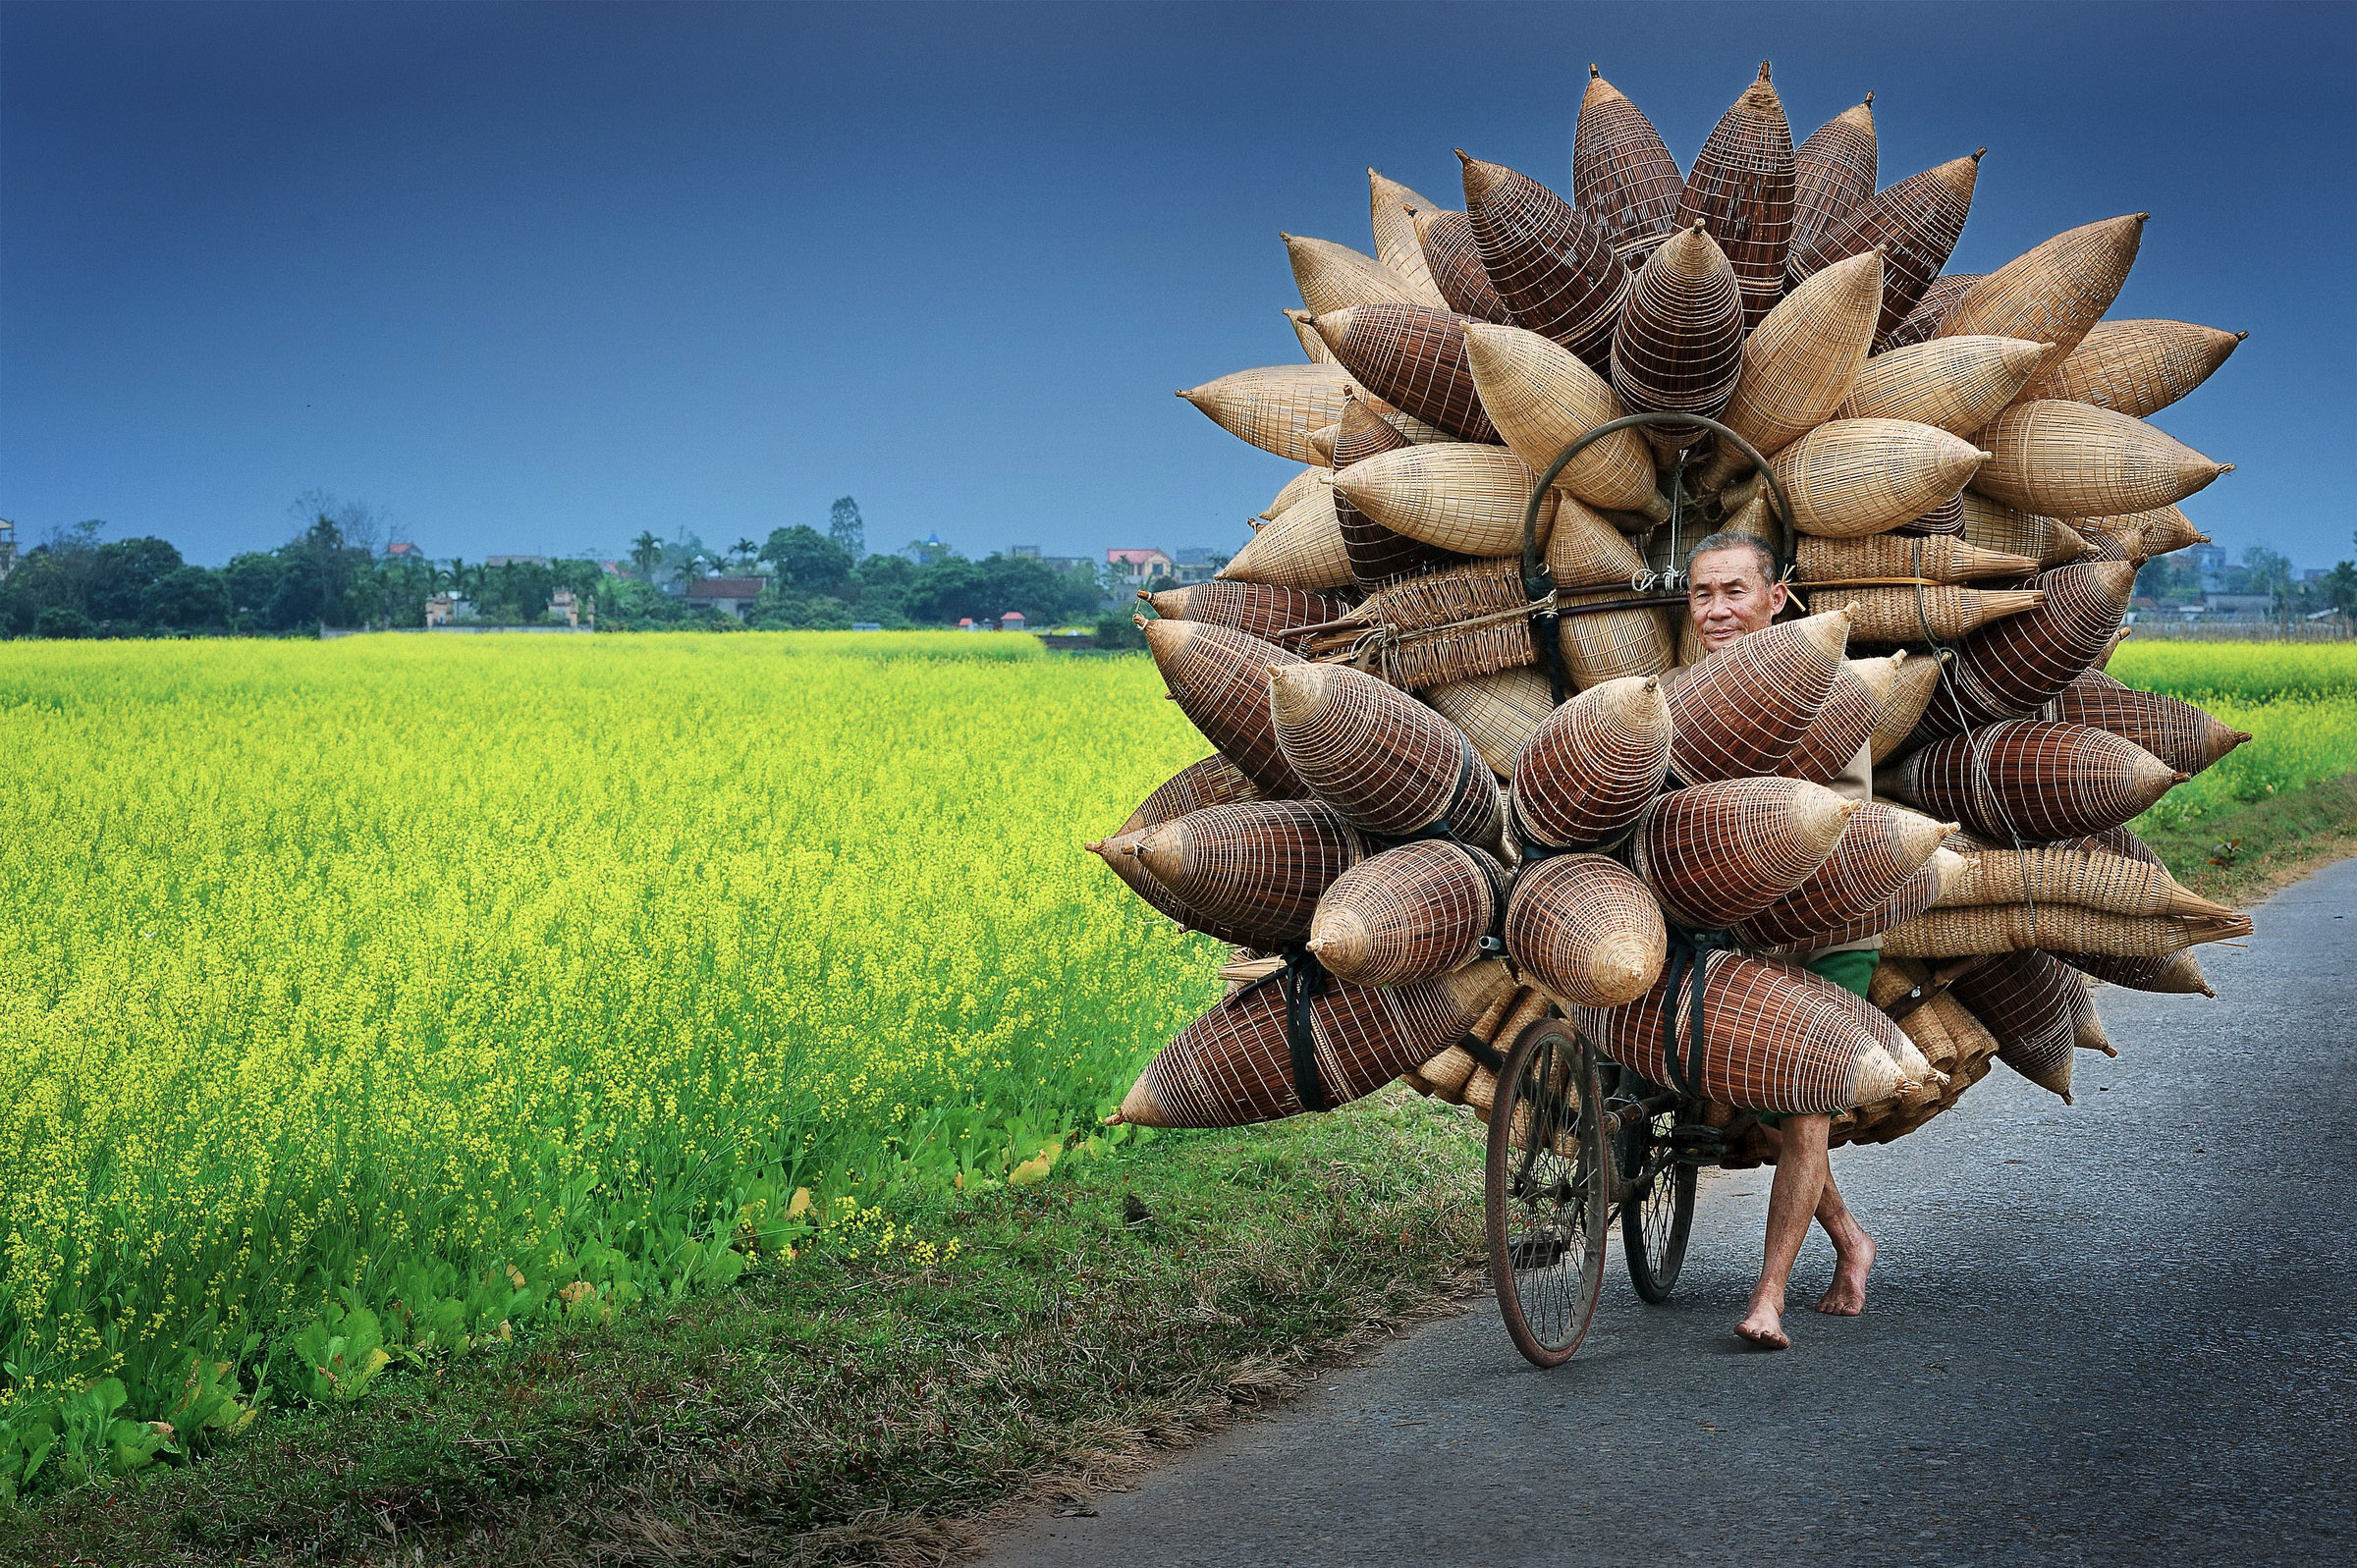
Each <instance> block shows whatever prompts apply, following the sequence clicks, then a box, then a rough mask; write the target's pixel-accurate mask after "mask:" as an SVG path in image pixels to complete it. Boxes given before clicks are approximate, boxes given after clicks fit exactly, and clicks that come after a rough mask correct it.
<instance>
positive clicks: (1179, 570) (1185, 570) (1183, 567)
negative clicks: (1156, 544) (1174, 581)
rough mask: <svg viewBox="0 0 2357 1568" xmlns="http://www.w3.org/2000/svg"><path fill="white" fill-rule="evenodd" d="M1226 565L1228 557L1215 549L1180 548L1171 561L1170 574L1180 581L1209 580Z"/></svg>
mask: <svg viewBox="0 0 2357 1568" xmlns="http://www.w3.org/2000/svg"><path fill="white" fill-rule="evenodd" d="M1226 565H1228V557H1227V556H1226V555H1223V554H1222V553H1221V552H1219V551H1217V550H1181V551H1179V552H1178V555H1176V556H1174V557H1173V558H1172V561H1171V575H1172V576H1174V577H1176V578H1178V580H1179V581H1180V582H1209V581H1210V580H1211V579H1212V578H1213V577H1214V576H1216V575H1218V574H1219V569H1220V568H1222V567H1224V566H1226Z"/></svg>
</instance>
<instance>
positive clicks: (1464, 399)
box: [1317, 304, 1499, 441]
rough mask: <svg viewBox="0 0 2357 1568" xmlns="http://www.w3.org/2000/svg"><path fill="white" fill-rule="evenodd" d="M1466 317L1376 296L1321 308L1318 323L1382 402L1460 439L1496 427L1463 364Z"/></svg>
mask: <svg viewBox="0 0 2357 1568" xmlns="http://www.w3.org/2000/svg"><path fill="white" fill-rule="evenodd" d="M1464 319H1465V318H1464V317H1462V316H1459V315H1455V314H1453V312H1451V311H1447V310H1434V309H1432V308H1430V307H1428V306H1425V305H1403V304H1380V305H1359V306H1357V307H1355V308H1353V309H1349V310H1338V311H1335V312H1333V313H1331V314H1321V315H1320V316H1318V318H1317V324H1318V335H1319V336H1320V337H1323V338H1324V339H1325V340H1326V346H1327V347H1328V348H1330V349H1332V350H1333V351H1334V356H1335V357H1336V358H1337V359H1340V360H1341V361H1342V362H1343V368H1345V369H1346V370H1348V371H1349V372H1350V373H1351V374H1352V375H1353V376H1356V377H1357V378H1358V379H1359V381H1360V382H1361V383H1363V384H1364V385H1365V386H1366V387H1367V389H1368V390H1369V391H1371V392H1373V393H1374V394H1375V395H1376V396H1377V397H1378V398H1381V399H1382V400H1383V401H1384V402H1386V403H1388V404H1391V405H1392V406H1394V407H1396V408H1398V409H1399V410H1400V411H1402V412H1404V413H1407V414H1411V415H1413V416H1414V417H1415V418H1418V419H1421V420H1423V421H1424V422H1425V423H1427V424H1430V425H1433V426H1436V427H1438V428H1440V429H1442V430H1447V431H1450V432H1452V433H1453V434H1454V435H1455V436H1456V437H1457V438H1458V439H1459V440H1463V441H1496V440H1498V439H1499V438H1498V429H1497V427H1496V426H1495V425H1493V424H1491V423H1490V416H1489V415H1488V414H1486V413H1484V412H1482V411H1481V400H1480V399H1479V398H1478V397H1476V396H1475V395H1474V392H1473V378H1472V376H1471V375H1469V374H1468V373H1467V372H1466V370H1465V338H1464V333H1463V332H1462V331H1461V330H1459V329H1460V328H1461V326H1462V324H1463V322H1464ZM1341 414H1342V410H1341V409H1340V408H1339V407H1338V408H1337V409H1336V410H1335V415H1336V417H1337V418H1340V417H1341Z"/></svg>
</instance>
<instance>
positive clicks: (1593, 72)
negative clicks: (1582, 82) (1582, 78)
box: [1588, 60, 1604, 81]
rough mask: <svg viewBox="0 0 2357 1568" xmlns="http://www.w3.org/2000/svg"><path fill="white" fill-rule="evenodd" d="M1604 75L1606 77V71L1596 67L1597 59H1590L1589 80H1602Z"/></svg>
mask: <svg viewBox="0 0 2357 1568" xmlns="http://www.w3.org/2000/svg"><path fill="white" fill-rule="evenodd" d="M1603 77H1604V73H1603V72H1601V71H1599V70H1597V69H1596V62H1595V61H1593V60H1591V61H1589V62H1588V80H1589V81H1601V80H1603Z"/></svg>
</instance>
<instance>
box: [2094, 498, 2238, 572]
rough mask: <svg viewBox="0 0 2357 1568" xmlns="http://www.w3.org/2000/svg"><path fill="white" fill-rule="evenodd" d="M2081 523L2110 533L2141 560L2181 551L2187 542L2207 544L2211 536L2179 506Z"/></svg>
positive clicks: (2126, 549) (2126, 550)
mask: <svg viewBox="0 0 2357 1568" xmlns="http://www.w3.org/2000/svg"><path fill="white" fill-rule="evenodd" d="M2080 526H2081V527H2082V528H2094V529H2099V530H2101V531H2102V532H2105V533H2108V534H2110V535H2111V537H2112V538H2114V539H2117V540H2118V541H2119V542H2120V545H2121V546H2122V548H2123V549H2124V550H2125V552H2126V553H2127V554H2128V555H2129V556H2131V557H2133V558H2135V559H2137V560H2140V561H2150V560H2151V559H2152V558H2153V557H2155V556H2165V555H2167V554H2168V553H2169V552H2170V551H2172V550H2183V549H2185V548H2186V547H2187V546H2188V545H2206V544H2208V543H2210V536H2209V535H2208V534H2206V533H2204V532H2202V530H2201V529H2199V528H2196V527H2195V526H2194V525H2193V519H2192V518H2190V517H2188V516H2186V515H2185V513H2184V511H2183V509H2181V508H2178V507H2155V508H2154V509H2153V510H2152V511H2150V512H2131V513H2129V514H2126V515H2125V516H2119V517H2088V518H2085V519H2084V520H2083V521H2082V522H2081V523H2080Z"/></svg>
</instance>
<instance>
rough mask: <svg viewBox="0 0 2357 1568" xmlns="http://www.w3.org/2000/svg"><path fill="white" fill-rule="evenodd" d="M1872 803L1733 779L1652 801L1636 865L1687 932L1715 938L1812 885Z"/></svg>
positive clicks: (1788, 783) (1791, 783)
mask: <svg viewBox="0 0 2357 1568" xmlns="http://www.w3.org/2000/svg"><path fill="white" fill-rule="evenodd" d="M1862 804H1864V802H1862V801H1857V800H1844V799H1842V798H1841V797H1840V796H1839V795H1837V794H1835V793H1834V792H1833V791H1832V790H1831V789H1828V788H1826V787H1825V786H1824V785H1823V784H1806V783H1803V782H1802V781H1800V780H1798V779H1726V780H1721V781H1720V782H1718V783H1716V784H1694V785H1692V786H1690V787H1688V788H1684V789H1677V790H1672V792H1670V793H1669V794H1666V795H1662V796H1660V797H1658V798H1657V799H1655V800H1654V801H1652V802H1651V803H1650V804H1649V805H1648V806H1647V807H1646V809H1645V811H1644V813H1643V814H1642V815H1641V816H1640V817H1639V819H1638V822H1637V827H1636V831H1635V833H1634V834H1632V835H1631V836H1630V838H1629V847H1628V854H1629V864H1630V867H1631V869H1632V870H1634V871H1635V872H1636V874H1637V875H1638V876H1640V877H1642V878H1644V879H1645V881H1646V882H1647V883H1648V884H1649V885H1650V886H1651V887H1652V888H1653V891H1654V894H1655V896H1657V897H1659V898H1660V899H1661V900H1662V907H1663V909H1665V910H1666V911H1668V913H1669V915H1670V917H1671V918H1672V919H1673V920H1675V921H1676V922H1677V923H1678V924H1679V925H1681V926H1684V927H1686V928H1688V929H1689V930H1695V931H1717V930H1721V929H1723V928H1725V927H1727V926H1731V925H1733V924H1734V923H1735V922H1736V921H1738V920H1744V919H1748V918H1749V917H1751V916H1752V915H1756V914H1758V913H1759V912H1760V911H1761V910H1763V909H1765V908H1767V907H1768V906H1769V905H1770V904H1772V903H1774V902H1776V900H1777V899H1779V898H1781V897H1782V896H1783V895H1784V894H1785V893H1787V892H1791V891H1792V890H1793V889H1795V888H1797V887H1799V886H1800V885H1801V884H1802V883H1803V882H1805V881H1807V880H1808V877H1809V874H1810V873H1811V872H1813V871H1815V870H1816V869H1817V868H1818V867H1819V866H1821V865H1823V864H1825V857H1826V856H1828V855H1830V854H1832V853H1833V852H1834V844H1835V842H1836V840H1837V839H1839V838H1840V837H1841V830H1842V827H1843V826H1844V825H1845V824H1846V823H1847V822H1848V821H1849V818H1850V817H1851V815H1852V814H1854V813H1855V812H1856V811H1857V809H1858V808H1859V807H1860V806H1861V805H1862Z"/></svg>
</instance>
